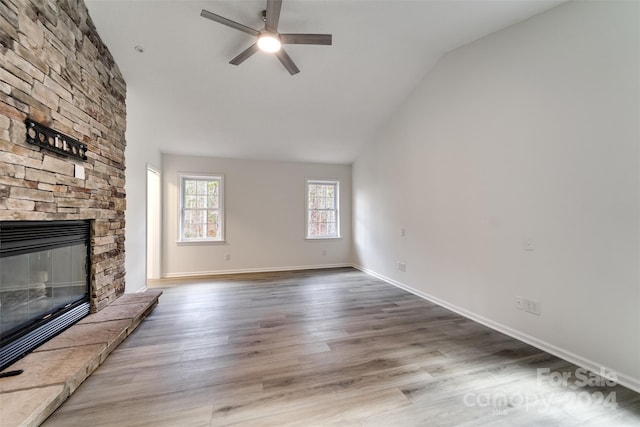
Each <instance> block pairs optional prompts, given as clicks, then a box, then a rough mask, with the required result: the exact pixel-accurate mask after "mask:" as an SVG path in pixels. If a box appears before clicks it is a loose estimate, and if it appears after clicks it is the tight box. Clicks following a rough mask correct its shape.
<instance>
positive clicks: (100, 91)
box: [0, 0, 126, 311]
mask: <svg viewBox="0 0 640 427" xmlns="http://www.w3.org/2000/svg"><path fill="white" fill-rule="evenodd" d="M125 95H126V84H125V81H124V79H123V77H122V74H121V73H120V70H119V69H118V67H117V65H116V64H115V62H114V60H113V57H112V56H111V54H110V52H109V50H108V49H107V48H106V46H105V45H104V44H103V43H102V41H101V40H100V37H99V35H98V33H97V31H96V28H95V26H94V25H93V22H92V21H91V18H90V17H89V13H88V11H87V8H86V6H85V4H84V2H83V1H82V0H80V1H74V0H58V1H53V0H38V1H36V0H0V221H7V220H27V221H31V220H39V221H41V220H65V219H69V220H71V219H90V220H92V267H91V307H92V311H98V310H100V309H101V308H103V307H104V306H106V305H107V304H109V303H110V302H112V301H113V300H115V299H116V298H117V297H118V296H120V295H121V294H122V293H124V285H125V283H124V275H125V271H124V228H125V220H124V212H125V206H126V201H125V189H124V184H125V160H124V150H125V144H126V142H125V129H126V110H125ZM27 118H29V119H31V120H33V121H36V122H39V123H41V124H43V125H45V126H47V127H50V128H52V129H54V130H56V131H57V132H61V133H63V134H66V135H68V136H70V137H72V138H75V139H77V140H79V141H81V142H83V143H84V144H86V145H87V147H88V150H87V153H86V156H87V160H84V161H83V160H79V159H72V158H69V157H64V156H62V155H59V154H56V153H53V152H51V151H48V150H45V149H41V148H39V147H37V146H35V145H31V144H28V143H27V141H26V125H25V119H27ZM78 166H80V167H83V168H84V175H85V176H84V178H77V177H76V176H77V174H76V169H78V170H79V169H80V168H77V167H78ZM0 244H1V242H0Z"/></svg>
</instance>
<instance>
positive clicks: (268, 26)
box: [200, 0, 331, 76]
mask: <svg viewBox="0 0 640 427" xmlns="http://www.w3.org/2000/svg"><path fill="white" fill-rule="evenodd" d="M281 7H282V0H267V9H266V10H264V11H263V12H262V18H263V20H264V22H265V27H264V29H263V30H262V31H258V30H254V29H253V28H250V27H247V26H246V25H242V24H239V23H237V22H235V21H232V20H230V19H227V18H225V17H223V16H220V15H216V14H215V13H212V12H209V11H208V10H204V9H202V12H200V16H202V17H203V18H207V19H211V20H212V21H215V22H218V23H220V24H223V25H226V26H228V27H231V28H235V29H236V30H240V31H242V32H245V33H247V34H250V35H252V36H254V37H256V42H255V43H254V44H252V45H251V46H249V47H248V48H247V49H245V50H244V51H242V52H240V54H239V55H238V56H236V57H235V58H233V59H232V60H231V61H229V63H230V64H233V65H240V64H242V63H243V62H244V61H245V60H246V59H247V58H249V57H250V56H251V55H253V54H254V53H256V52H257V51H258V50H263V51H265V52H270V53H273V54H275V55H276V57H277V58H278V59H279V60H280V62H281V63H282V65H284V68H286V69H287V71H288V72H289V74H291V75H292V76H293V75H294V74H297V73H299V72H300V70H299V69H298V67H297V66H296V64H295V63H294V62H293V60H292V59H291V58H290V57H289V55H287V52H285V50H284V49H283V48H282V45H283V44H315V45H330V44H331V34H281V33H278V21H279V20H280V9H281Z"/></svg>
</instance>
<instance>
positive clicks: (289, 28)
mask: <svg viewBox="0 0 640 427" xmlns="http://www.w3.org/2000/svg"><path fill="white" fill-rule="evenodd" d="M561 2H562V1H560V0H517V1H516V0H513V1H505V0H498V1H494V0H445V1H436V0H411V1H401V0H342V1H334V0H284V1H283V5H282V13H281V17H280V24H279V30H280V31H281V32H283V33H331V34H333V45H332V46H310V45H288V46H286V50H287V52H288V54H289V55H290V56H291V58H292V59H293V60H294V61H295V63H296V64H297V65H298V67H299V68H300V70H301V72H300V73H299V74H297V75H295V76H290V75H289V73H288V72H287V71H286V70H285V69H284V67H283V66H282V65H281V64H280V62H279V61H278V60H277V59H276V58H275V57H273V56H272V55H270V54H267V53H263V52H259V53H257V54H255V55H254V56H252V57H251V58H249V59H248V60H247V61H246V62H244V63H243V64H241V65H240V66H234V65H230V64H229V61H230V60H231V59H232V58H233V57H235V56H236V55H237V54H238V53H239V52H241V51H242V50H243V49H245V48H247V47H248V46H249V45H251V44H252V43H253V42H254V39H253V38H252V36H250V35H248V34H246V33H242V32H240V31H236V30H234V29H232V28H229V27H226V26H223V25H220V24H218V23H215V22H213V21H210V20H207V19H204V18H202V17H200V11H201V10H202V9H207V10H209V11H211V12H214V13H216V14H219V15H223V16H225V17H228V18H229V19H232V20H234V21H237V22H240V23H242V24H244V25H247V26H249V27H253V28H256V29H262V28H263V26H264V23H263V22H262V18H261V16H260V14H261V11H262V10H263V9H265V5H266V0H243V1H238V0H232V1H189V0H187V1H152V0H137V1H132V0H128V1H119V0H86V3H87V6H88V7H89V12H90V14H91V16H92V18H93V20H94V23H95V25H96V27H97V29H98V32H99V33H100V35H101V37H102V39H103V41H104V42H105V44H106V45H107V46H108V47H109V49H110V51H111V53H112V54H113V56H114V58H115V60H116V62H117V63H118V65H119V67H120V69H121V71H122V73H123V75H124V77H125V79H126V81H127V87H128V95H127V104H128V120H129V127H130V129H132V132H134V131H133V130H134V129H135V135H133V137H132V135H128V138H129V141H128V143H129V144H140V143H144V144H147V145H149V146H150V147H157V149H159V150H160V151H162V152H166V153H174V154H187V155H206V156H213V157H238V158H251V159H272V160H293V161H311V162H329V163H350V162H352V161H353V160H354V159H355V158H356V157H357V155H358V153H359V152H360V151H361V150H362V148H363V146H364V145H365V144H366V143H367V142H369V141H370V140H372V138H373V137H374V136H375V134H376V132H377V131H378V130H379V129H380V127H381V126H382V125H383V124H384V123H385V121H386V120H388V118H389V117H390V115H392V114H393V112H394V111H395V110H396V109H397V108H398V106H399V105H400V103H401V102H402V101H403V100H404V99H406V97H407V96H408V95H409V94H410V93H411V91H412V90H413V89H414V88H415V87H416V85H417V84H418V83H419V82H420V80H421V79H422V78H424V76H425V75H426V74H427V73H428V72H429V70H430V68H431V67H433V66H434V64H435V63H436V62H437V61H438V59H439V58H440V57H441V56H442V55H443V54H446V53H447V52H448V51H450V50H453V49H455V48H457V47H460V46H462V45H464V44H467V43H469V42H472V41H473V40H476V39H478V38H480V37H483V36H485V35H487V34H490V33H492V32H495V31H497V30H500V29H502V28H505V27H507V26H510V25H513V24H515V23H517V22H520V21H523V20H525V19H527V18H528V17H530V16H533V15H535V14H538V13H540V12H542V11H544V10H546V9H549V8H551V7H554V6H556V5H558V4H559V3H561ZM136 46H140V47H142V48H143V49H144V52H142V53H140V52H137V51H136V49H135V47H136ZM132 121H135V124H133V123H131V122H132ZM141 130H144V134H143V133H142V132H141ZM132 139H133V140H132Z"/></svg>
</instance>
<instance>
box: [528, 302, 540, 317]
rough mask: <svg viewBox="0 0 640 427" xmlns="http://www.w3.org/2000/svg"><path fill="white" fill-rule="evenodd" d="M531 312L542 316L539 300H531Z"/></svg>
mask: <svg viewBox="0 0 640 427" xmlns="http://www.w3.org/2000/svg"><path fill="white" fill-rule="evenodd" d="M529 308H530V309H531V310H529V313H532V314H535V315H537V316H540V303H539V302H538V301H529Z"/></svg>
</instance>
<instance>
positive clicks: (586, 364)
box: [352, 264, 640, 393]
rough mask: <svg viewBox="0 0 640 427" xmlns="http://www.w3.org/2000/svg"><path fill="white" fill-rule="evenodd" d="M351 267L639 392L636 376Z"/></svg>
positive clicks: (374, 273)
mask: <svg viewBox="0 0 640 427" xmlns="http://www.w3.org/2000/svg"><path fill="white" fill-rule="evenodd" d="M352 267H353V268H356V269H358V270H360V271H362V272H364V273H367V274H370V275H371V276H373V277H376V278H378V279H380V280H383V281H385V282H387V283H389V284H391V285H393V286H396V287H398V288H400V289H404V290H405V291H407V292H410V293H412V294H414V295H416V296H419V297H420V298H423V299H425V300H427V301H430V302H432V303H434V304H437V305H439V306H442V307H444V308H446V309H449V310H451V311H453V312H455V313H457V314H459V315H461V316H463V317H466V318H468V319H471V320H473V321H475V322H478V323H481V324H483V325H485V326H487V327H489V328H491V329H494V330H496V331H498V332H502V333H503V334H505V335H509V336H510V337H512V338H515V339H517V340H520V341H523V342H525V343H527V344H530V345H532V346H534V347H536V348H539V349H540V350H543V351H546V352H547V353H550V354H553V355H554V356H557V357H560V358H561V359H564V360H566V361H568V362H571V363H573V364H574V365H577V366H580V367H582V368H585V369H588V370H589V371H591V372H594V373H596V374H598V373H600V372H601V370H602V369H604V370H605V372H609V373H613V372H616V376H617V378H616V379H617V382H618V383H619V384H620V385H623V386H625V387H627V388H630V389H631V390H634V391H636V392H638V393H640V379H637V378H633V377H631V376H628V375H624V374H621V373H619V372H617V371H616V370H615V369H609V368H608V367H606V366H603V365H602V364H600V363H596V362H594V361H592V360H589V359H586V358H584V357H581V356H579V355H577V354H575V353H572V352H570V351H568V350H565V349H563V348H561V347H558V346H555V345H553V344H550V343H548V342H546V341H543V340H540V339H538V338H536V337H534V336H531V335H529V334H525V333H524V332H521V331H518V330H516V329H513V328H510V327H509V326H506V325H503V324H502V323H499V322H495V321H493V320H491V319H487V318H486V317H484V316H481V315H479V314H476V313H474V312H472V311H469V310H466V309H464V308H462V307H458V306H457V305H454V304H451V303H449V302H447V301H444V300H442V299H440V298H437V297H434V296H433V295H429V294H427V293H425V292H422V291H419V290H417V289H414V288H412V287H410V286H407V285H405V284H404V283H400V282H398V281H395V280H393V279H391V278H389V277H386V276H384V275H382V274H378V273H376V272H375V271H372V270H369V269H368V268H365V267H362V266H360V265H355V264H354V265H352Z"/></svg>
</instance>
